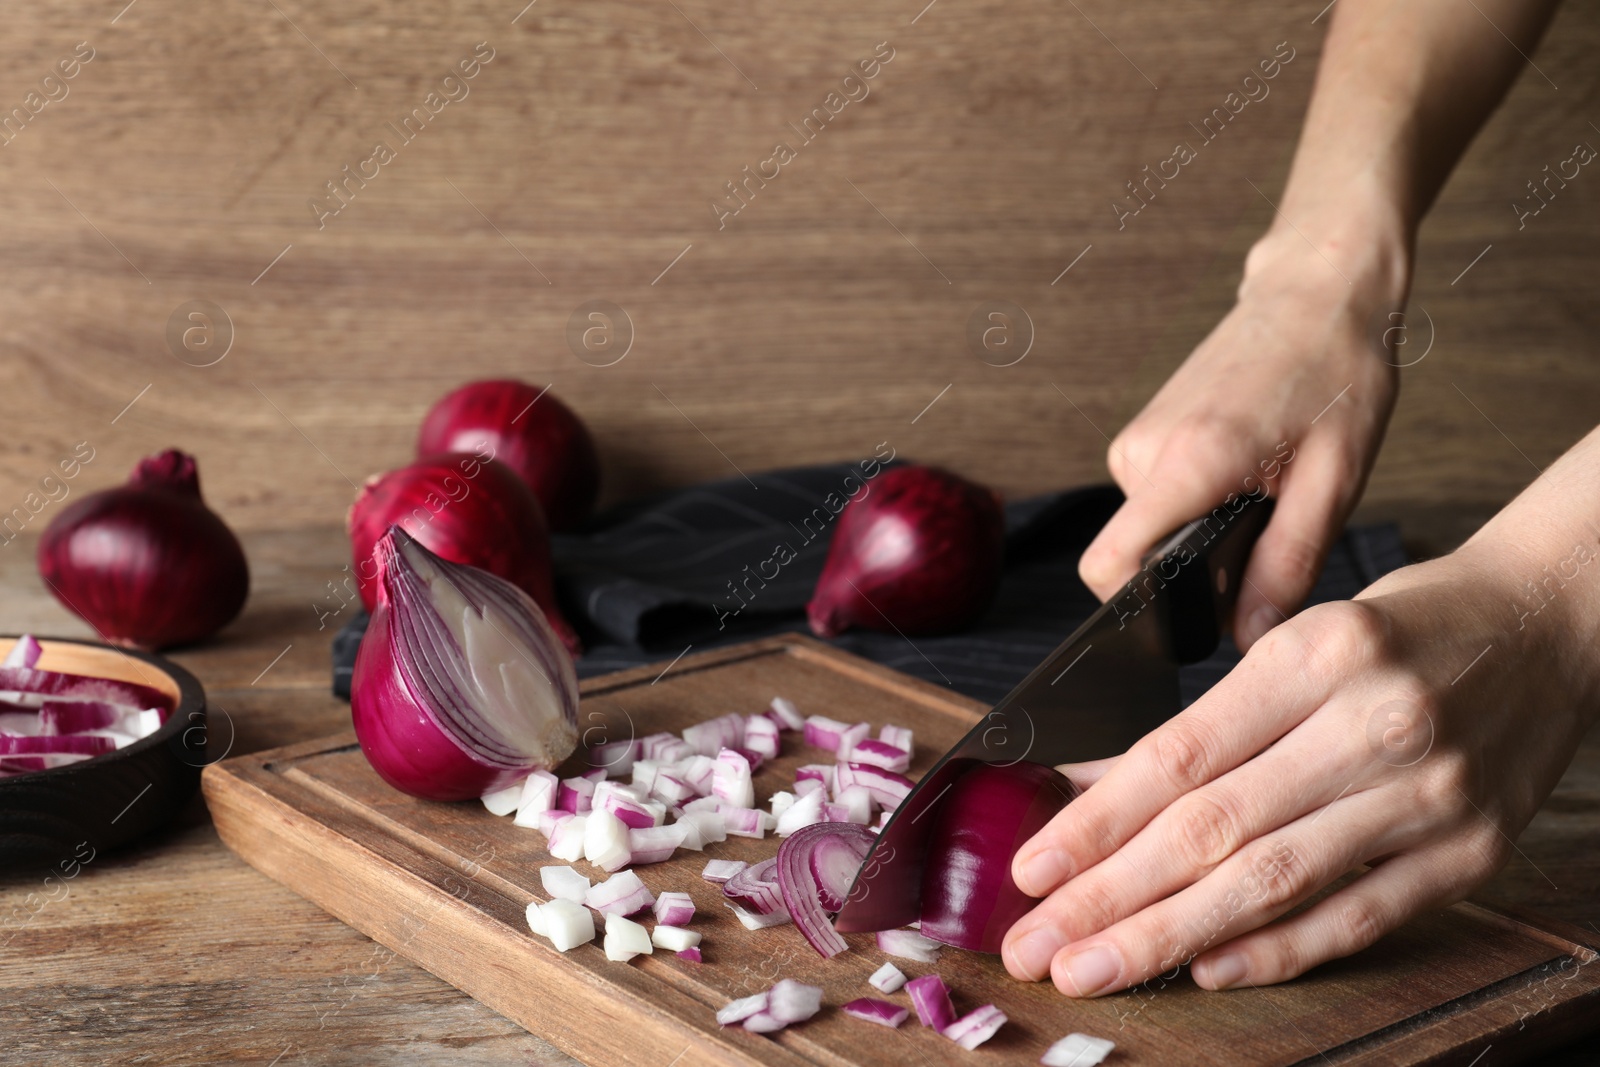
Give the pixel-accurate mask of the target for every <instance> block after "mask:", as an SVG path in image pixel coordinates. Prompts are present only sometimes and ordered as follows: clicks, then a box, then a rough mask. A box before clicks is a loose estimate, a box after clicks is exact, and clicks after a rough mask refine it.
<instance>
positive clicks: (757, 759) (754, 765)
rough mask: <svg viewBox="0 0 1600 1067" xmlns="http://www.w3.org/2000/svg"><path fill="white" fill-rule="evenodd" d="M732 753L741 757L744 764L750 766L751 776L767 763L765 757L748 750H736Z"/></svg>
mask: <svg viewBox="0 0 1600 1067" xmlns="http://www.w3.org/2000/svg"><path fill="white" fill-rule="evenodd" d="M733 751H735V752H737V753H739V755H741V756H743V757H744V760H745V762H746V763H748V764H750V773H751V774H755V773H756V772H757V771H759V770H760V769H761V765H762V764H763V763H765V762H767V760H766V757H764V756H762V755H761V753H759V752H753V751H751V750H750V749H748V748H736V749H734V750H733Z"/></svg>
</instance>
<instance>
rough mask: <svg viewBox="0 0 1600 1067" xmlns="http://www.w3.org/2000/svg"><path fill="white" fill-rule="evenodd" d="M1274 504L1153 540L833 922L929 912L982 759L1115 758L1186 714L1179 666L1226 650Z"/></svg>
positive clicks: (876, 921) (872, 857)
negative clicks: (946, 841) (949, 826)
mask: <svg viewBox="0 0 1600 1067" xmlns="http://www.w3.org/2000/svg"><path fill="white" fill-rule="evenodd" d="M1233 501H1238V502H1242V503H1238V504H1237V506H1233ZM1272 506H1273V502H1272V500H1271V499H1270V498H1265V497H1263V498H1260V499H1257V498H1254V497H1250V496H1239V497H1235V498H1232V501H1230V503H1229V504H1225V505H1223V506H1221V507H1218V508H1217V509H1216V510H1214V511H1213V512H1212V513H1211V514H1209V515H1205V516H1202V517H1201V518H1198V519H1196V520H1194V521H1193V522H1191V523H1189V524H1188V525H1186V526H1184V527H1183V528H1182V529H1180V530H1178V531H1177V532H1175V533H1174V534H1172V535H1171V536H1170V537H1168V538H1167V539H1166V540H1165V541H1164V542H1163V543H1161V544H1160V545H1158V546H1157V547H1156V548H1155V549H1154V550H1152V551H1151V552H1150V553H1149V555H1147V556H1146V557H1145V560H1144V562H1143V566H1142V567H1141V568H1140V571H1139V573H1138V574H1136V575H1134V577H1133V578H1132V579H1130V580H1129V581H1128V583H1127V584H1126V585H1124V586H1123V588H1122V590H1121V591H1120V592H1118V593H1117V595H1116V596H1113V597H1112V598H1111V599H1109V600H1107V601H1106V602H1105V603H1104V604H1102V605H1101V606H1100V607H1099V608H1098V609H1097V610H1096V611H1095V613H1094V614H1093V615H1091V616H1089V618H1088V619H1087V620H1086V621H1085V622H1084V623H1083V625H1082V626H1080V627H1078V629H1077V630H1075V631H1074V632H1073V633H1072V634H1071V635H1070V636H1069V637H1068V638H1067V639H1066V640H1065V641H1063V642H1062V643H1061V645H1060V647H1058V648H1057V649H1056V650H1055V651H1054V652H1052V653H1051V654H1050V655H1049V656H1048V657H1047V658H1046V659H1045V661H1044V662H1043V663H1041V664H1040V665H1039V666H1038V667H1036V668H1035V669H1034V670H1033V672H1032V673H1030V674H1029V675H1028V676H1027V677H1026V678H1024V679H1023V680H1022V681H1021V682H1020V683H1019V684H1018V685H1017V686H1016V688H1015V689H1013V690H1012V691H1011V692H1010V693H1009V694H1007V696H1006V697H1005V698H1004V699H1003V700H1001V701H1000V702H999V703H998V704H996V705H995V706H994V707H993V709H991V710H990V711H989V712H988V713H987V714H986V715H984V717H983V718H982V719H980V720H979V721H978V722H977V724H976V725H974V726H973V727H972V728H971V729H970V730H969V731H968V732H967V734H966V736H965V737H963V738H962V739H961V740H960V741H959V742H958V743H957V744H956V746H955V747H954V748H952V749H951V750H950V751H949V752H947V753H945V755H944V756H943V757H941V758H940V760H939V761H938V762H937V763H935V764H934V765H933V767H932V769H930V770H929V771H928V773H927V774H925V775H923V776H922V778H921V780H920V781H918V782H917V784H916V786H915V787H913V788H912V790H911V792H910V794H908V795H907V797H906V799H905V800H904V801H903V802H902V803H901V804H900V806H899V807H897V808H896V809H895V811H894V814H893V815H891V816H890V818H889V822H888V823H887V825H885V826H884V828H883V830H882V831H880V832H879V834H878V836H877V839H876V840H875V841H874V842H873V845H872V848H871V849H870V850H869V851H868V853H867V856H866V858H865V860H864V861H863V862H862V864H861V867H860V869H859V870H858V871H857V873H856V877H855V880H854V882H853V883H852V885H851V887H850V892H849V893H848V894H847V895H846V897H845V903H844V907H843V908H842V909H841V910H840V911H839V914H838V916H837V918H836V919H835V920H834V929H836V930H838V931H839V932H841V933H853V932H861V931H871V930H889V929H894V928H896V927H900V926H905V925H907V924H908V923H910V922H912V921H913V920H915V919H916V918H917V917H918V914H919V913H920V898H921V884H922V857H923V854H924V853H925V852H926V850H927V845H928V835H929V833H930V832H931V830H932V828H933V824H934V823H935V822H936V821H937V820H936V819H934V818H933V817H931V815H930V813H931V812H932V811H933V810H934V809H935V808H936V807H937V805H938V802H939V800H940V798H941V797H943V796H944V794H945V793H946V792H947V791H948V790H949V789H950V787H951V786H952V785H953V784H954V783H955V780H956V779H957V778H959V777H960V776H961V774H962V773H964V772H965V771H967V770H969V769H971V768H972V767H973V766H975V765H976V764H978V763H998V764H1014V763H1019V762H1021V761H1022V760H1031V761H1032V762H1035V763H1042V764H1044V765H1046V766H1051V767H1053V766H1057V765H1059V764H1063V763H1081V762H1083V761H1086V760H1093V759H1101V758H1104V757H1107V756H1115V755H1118V754H1120V753H1122V752H1125V751H1127V749H1128V748H1129V746H1131V745H1132V744H1133V743H1134V742H1135V741H1137V740H1139V738H1141V737H1143V736H1144V735H1145V734H1147V733H1149V732H1150V731H1151V730H1153V729H1155V728H1156V727H1157V726H1160V725H1161V724H1162V723H1163V722H1165V721H1167V720H1168V719H1170V718H1171V717H1172V716H1173V715H1175V714H1177V712H1178V710H1179V708H1180V699H1181V698H1180V694H1179V690H1178V668H1179V667H1180V666H1181V665H1183V664H1185V663H1194V662H1197V661H1199V660H1202V659H1205V658H1206V657H1207V656H1209V655H1210V654H1211V653H1212V652H1213V651H1215V650H1216V647H1217V643H1218V642H1219V641H1220V640H1221V638H1222V633H1223V631H1224V629H1225V628H1226V627H1227V623H1228V619H1229V617H1230V616H1231V615H1232V613H1233V606H1234V603H1235V602H1236V600H1237V598H1238V585H1239V579H1240V576H1242V575H1243V573H1244V564H1245V561H1246V560H1247V559H1248V557H1249V554H1250V549H1251V547H1252V546H1253V545H1254V544H1255V540H1256V538H1257V537H1258V536H1260V533H1261V530H1262V529H1263V528H1264V527H1265V526H1266V522H1267V519H1268V517H1269V516H1270V514H1271V511H1272Z"/></svg>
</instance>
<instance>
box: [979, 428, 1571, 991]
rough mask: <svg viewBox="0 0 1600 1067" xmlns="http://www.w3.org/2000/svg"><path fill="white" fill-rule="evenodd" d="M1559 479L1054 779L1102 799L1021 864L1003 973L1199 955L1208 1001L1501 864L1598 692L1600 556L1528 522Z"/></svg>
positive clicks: (1088, 968)
mask: <svg viewBox="0 0 1600 1067" xmlns="http://www.w3.org/2000/svg"><path fill="white" fill-rule="evenodd" d="M1584 452H1586V456H1584V457H1582V458H1583V459H1586V460H1587V462H1581V461H1580V462H1578V463H1577V464H1576V466H1577V467H1578V468H1579V469H1578V470H1577V471H1576V472H1575V471H1573V470H1572V469H1571V467H1572V466H1573V464H1570V463H1569V465H1568V470H1567V471H1566V474H1567V475H1568V476H1569V477H1570V476H1571V475H1573V474H1574V473H1579V474H1591V473H1592V470H1593V468H1594V467H1595V466H1596V465H1597V457H1600V433H1596V434H1591V435H1590V438H1589V439H1588V440H1587V441H1586V442H1584V444H1583V445H1580V446H1579V448H1577V449H1575V450H1574V453H1584ZM1570 458H1571V456H1570V454H1569V459H1570ZM1558 467H1559V465H1558ZM1584 467H1588V468H1590V470H1589V471H1585V470H1583V468H1584ZM1556 473H1559V471H1557V470H1556V469H1554V468H1553V469H1552V474H1556ZM1548 477H1549V476H1548V475H1547V478H1548ZM1546 481H1547V479H1541V480H1540V482H1539V483H1536V486H1535V489H1538V490H1539V492H1535V490H1529V492H1528V493H1525V494H1524V497H1534V498H1536V499H1534V500H1527V501H1524V500H1519V501H1518V503H1517V504H1514V505H1512V507H1511V508H1508V509H1507V511H1506V512H1502V514H1501V516H1500V517H1498V518H1497V520H1496V523H1492V524H1491V525H1490V526H1489V527H1486V528H1485V530H1484V531H1483V532H1482V533H1481V534H1480V536H1479V537H1477V538H1474V540H1473V541H1472V542H1470V543H1469V544H1468V545H1466V546H1464V547H1463V548H1462V549H1460V550H1458V551H1457V552H1456V553H1454V554H1452V555H1449V556H1446V557H1443V558H1441V559H1437V560H1434V561H1431V562H1428V563H1423V564H1419V565H1416V566H1412V567H1407V568H1405V569H1403V570H1401V571H1397V572H1395V573H1393V574H1391V575H1389V576H1387V577H1386V578H1384V579H1383V580H1381V581H1379V582H1378V583H1376V584H1375V585H1373V586H1372V587H1371V588H1370V589H1368V590H1367V591H1365V592H1364V593H1363V594H1362V595H1361V596H1360V597H1359V598H1358V599H1356V600H1354V601H1349V602H1341V603H1335V604H1326V605H1321V606H1318V607H1314V608H1311V609H1309V610H1307V611H1305V612H1303V613H1301V614H1300V615H1298V616H1295V617H1294V618H1291V619H1289V620H1288V621H1286V622H1285V623H1283V624H1282V625H1280V626H1278V627H1277V628H1276V629H1274V630H1272V631H1271V632H1270V633H1269V634H1268V635H1267V636H1266V637H1265V638H1263V639H1262V640H1261V641H1260V642H1258V643H1257V644H1256V645H1255V646H1254V647H1253V648H1251V649H1250V651H1249V653H1248V654H1247V655H1246V656H1245V658H1244V660H1243V661H1242V662H1241V663H1240V664H1239V665H1238V666H1237V667H1236V668H1234V670H1233V671H1232V672H1231V673H1230V674H1229V675H1228V676H1227V677H1226V678H1224V679H1223V680H1222V681H1221V682H1220V683H1218V684H1217V686H1216V687H1215V688H1214V689H1213V690H1212V691H1211V692H1209V693H1207V694H1206V695H1205V696H1204V697H1203V698H1202V699H1200V700H1199V701H1197V702H1196V703H1195V704H1194V705H1192V706H1191V707H1189V708H1188V709H1186V710H1185V711H1183V712H1182V713H1181V714H1179V715H1178V716H1176V717H1175V718H1173V719H1172V720H1171V721H1170V722H1168V723H1167V724H1165V725H1163V726H1162V727H1160V728H1158V729H1157V730H1155V731H1153V732H1152V733H1150V734H1149V735H1147V736H1146V737H1144V738H1143V739H1141V740H1140V741H1139V742H1138V743H1137V744H1136V745H1134V746H1133V747H1132V748H1131V749H1129V750H1128V752H1126V753H1125V754H1124V755H1122V756H1120V757H1117V758H1116V759H1114V760H1105V761H1100V762H1099V763H1096V764H1083V765H1079V766H1076V767H1063V768H1062V770H1063V771H1064V772H1066V773H1067V774H1068V775H1069V777H1072V778H1074V779H1075V780H1076V781H1077V782H1078V783H1079V784H1080V785H1088V786H1089V787H1088V788H1087V789H1086V791H1085V792H1084V793H1083V795H1082V796H1081V797H1079V798H1078V799H1077V800H1075V801H1073V802H1072V803H1071V804H1069V805H1068V806H1067V807H1066V808H1065V809H1064V810H1062V811H1061V813H1060V814H1058V815H1057V816H1056V817H1055V819H1054V820H1052V821H1051V823H1050V824H1049V825H1048V826H1046V827H1045V828H1044V829H1043V830H1041V831H1040V832H1039V833H1038V834H1037V835H1036V836H1035V837H1034V838H1033V839H1032V840H1031V841H1029V842H1028V843H1027V844H1025V845H1024V846H1023V848H1022V849H1021V850H1020V851H1019V852H1018V853H1017V856H1016V859H1015V861H1014V863H1013V866H1012V874H1013V877H1014V878H1015V880H1016V882H1017V885H1018V886H1019V887H1021V888H1022V889H1023V890H1024V891H1025V892H1027V893H1029V894H1030V895H1033V896H1041V897H1045V899H1044V900H1043V901H1041V902H1040V904H1039V905H1038V906H1037V907H1035V908H1034V910H1033V911H1032V912H1030V913H1029V914H1028V915H1026V916H1024V917H1023V918H1022V919H1020V920H1019V921H1018V922H1017V923H1016V925H1015V926H1014V927H1013V928H1012V929H1011V931H1010V932H1009V933H1008V934H1007V936H1006V940H1005V946H1004V952H1003V957H1004V960H1005V964H1006V967H1007V969H1008V970H1009V971H1010V972H1011V973H1012V974H1013V975H1014V976H1016V977H1017V978H1021V979H1025V980H1029V981H1033V980H1037V979H1040V978H1042V977H1044V976H1045V975H1046V974H1048V975H1050V976H1051V977H1052V978H1053V979H1054V981H1055V984H1056V985H1057V986H1058V987H1059V988H1060V990H1061V991H1062V992H1063V993H1066V994H1067V995H1069V996H1095V995H1097V994H1102V993H1110V992H1114V991H1116V990H1120V989H1125V988H1127V987H1129V986H1132V985H1136V984H1138V983H1140V982H1144V981H1146V980H1148V979H1151V978H1153V977H1155V976H1157V975H1165V976H1166V978H1167V979H1170V978H1171V977H1172V974H1169V973H1168V972H1175V971H1176V969H1177V967H1179V966H1180V965H1181V964H1184V963H1186V962H1190V961H1191V960H1192V961H1193V964H1194V966H1193V969H1192V973H1193V976H1194V979H1195V981H1196V982H1197V983H1198V984H1200V985H1201V986H1203V987H1205V988H1208V989H1224V988H1228V987H1232V986H1240V985H1263V984H1267V983H1272V982H1281V981H1284V980H1286V979H1289V978H1293V977H1295V976H1296V975H1299V974H1301V973H1302V972H1304V971H1306V970H1307V969H1309V968H1311V967H1314V966H1316V965H1317V964H1319V963H1321V962H1323V961H1325V960H1329V959H1333V958H1336V957H1339V956H1345V955H1348V954H1350V953H1353V952H1356V951H1358V950H1360V949H1362V948H1364V947H1366V946H1367V945H1370V944H1371V943H1372V942H1373V941H1375V940H1377V939H1378V938H1379V937H1380V936H1382V935H1383V934H1385V933H1387V932H1388V931H1390V930H1393V929H1394V928H1395V927H1397V926H1399V925H1400V924H1401V923H1403V922H1405V921H1406V920H1407V919H1409V918H1411V917H1412V916H1414V915H1417V914H1418V913H1420V912H1422V911H1425V910H1428V909H1432V908H1438V907H1441V906H1443V905H1445V904H1448V903H1451V902H1454V901H1456V900H1460V899H1461V898H1463V897H1464V896H1466V894H1467V893H1468V892H1470V891H1471V890H1472V889H1473V888H1475V887H1476V886H1478V885H1479V884H1480V883H1482V882H1483V881H1484V880H1486V879H1487V878H1488V877H1489V876H1490V875H1491V874H1493V873H1494V872H1495V871H1496V870H1497V869H1498V868H1499V867H1500V866H1501V865H1502V864H1503V863H1504V862H1505V861H1506V859H1507V858H1508V856H1509V855H1510V854H1511V851H1512V849H1513V848H1514V847H1515V845H1514V843H1513V842H1514V840H1515V838H1516V836H1517V835H1518V834H1519V833H1520V832H1521V831H1522V829H1523V827H1525V826H1526V825H1527V824H1528V821H1529V820H1530V819H1531V818H1532V817H1533V814H1534V812H1535V811H1536V810H1537V809H1538V807H1539V805H1540V804H1541V803H1542V802H1543V801H1544V799H1545V798H1546V797H1547V796H1548V795H1549V793H1550V791H1551V790H1552V789H1553V788H1554V787H1555V784H1556V782H1557V781H1558V780H1559V778H1560V777H1561V774H1562V772H1563V771H1564V770H1565V768H1566V766H1567V764H1568V763H1569V762H1570V761H1571V758H1572V755H1573V752H1574V751H1575V750H1576V748H1577V744H1578V742H1579V740H1580V739H1581V738H1582V736H1583V733H1584V731H1585V730H1586V728H1587V727H1588V725H1589V724H1590V723H1591V722H1592V721H1593V719H1594V717H1595V713H1596V706H1597V691H1600V682H1597V678H1600V670H1597V669H1596V666H1595V647H1596V646H1595V640H1596V631H1597V622H1596V620H1597V619H1600V611H1597V610H1596V605H1597V601H1600V597H1597V596H1596V592H1597V590H1600V564H1597V562H1596V561H1597V560H1600V546H1597V544H1596V539H1595V536H1594V535H1593V534H1584V535H1582V537H1581V539H1580V540H1579V541H1578V543H1577V544H1576V545H1574V544H1573V535H1571V534H1570V533H1569V534H1567V535H1557V536H1540V537H1535V536H1533V535H1531V534H1528V533H1527V530H1528V528H1529V526H1530V524H1531V525H1532V526H1534V527H1537V526H1539V521H1538V520H1539V517H1540V515H1539V508H1538V506H1537V498H1538V497H1539V496H1540V495H1542V494H1548V493H1550V492H1551V491H1552V487H1551V486H1550V485H1547V484H1546ZM1580 481H1588V484H1587V485H1582V486H1579V488H1581V489H1583V490H1585V492H1584V498H1583V499H1586V500H1587V501H1593V500H1594V499H1595V496H1596V493H1595V483H1594V482H1593V481H1589V480H1587V479H1580ZM1553 491H1554V492H1556V493H1557V494H1560V493H1561V492H1562V490H1561V487H1560V486H1559V485H1558V486H1555V487H1554V488H1553ZM1566 499H1567V500H1568V502H1569V503H1568V505H1567V506H1568V507H1570V506H1571V504H1570V501H1571V499H1572V497H1571V495H1570V493H1569V494H1568V495H1567V498H1566ZM1519 505H1522V507H1521V508H1520V510H1519ZM1587 510H1589V511H1593V510H1596V509H1593V508H1588V509H1587ZM1545 526H1546V527H1548V523H1546V524H1545ZM1578 528H1579V529H1581V527H1578ZM1568 529H1569V530H1570V529H1572V527H1569V528H1568ZM1541 533H1542V534H1548V533H1549V531H1548V529H1542V530H1541ZM1563 537H1564V539H1563ZM1562 545H1564V546H1565V547H1564V548H1563V547H1560V546H1562ZM1546 565H1548V567H1549V569H1548V570H1545V569H1544V568H1545V567H1546ZM1557 574H1560V575H1563V576H1568V577H1566V578H1565V580H1563V581H1561V582H1560V587H1559V588H1557V587H1556V586H1555V583H1553V582H1552V583H1550V585H1551V588H1552V589H1553V592H1544V593H1543V596H1542V597H1535V596H1534V595H1533V587H1532V586H1531V585H1530V584H1529V583H1530V582H1531V581H1535V580H1536V581H1538V582H1540V583H1544V582H1545V580H1546V578H1547V576H1550V575H1557ZM1540 589H1541V591H1542V590H1543V589H1544V585H1543V584H1541V586H1540ZM1546 599H1548V600H1549V602H1548V603H1545V600H1546ZM1541 605H1543V606H1542V607H1541ZM1362 864H1365V865H1368V867H1369V868H1370V869H1369V870H1367V871H1365V872H1364V873H1361V874H1360V875H1359V876H1358V877H1356V878H1355V879H1353V880H1352V881H1351V882H1349V884H1347V885H1345V886H1343V887H1341V888H1339V889H1338V890H1336V891H1335V892H1333V893H1331V894H1329V895H1327V896H1326V897H1325V898H1324V899H1322V900H1320V901H1318V902H1317V903H1315V904H1313V905H1312V906H1311V907H1309V908H1307V909H1305V910H1302V911H1300V912H1299V913H1297V914H1295V915H1294V916H1292V917H1289V918H1283V916H1284V915H1285V913H1286V912H1288V911H1290V910H1291V909H1293V908H1295V907H1296V906H1297V905H1299V904H1301V903H1302V902H1304V901H1305V900H1307V899H1308V898H1309V897H1312V896H1313V895H1315V894H1317V893H1318V892H1319V891H1320V890H1322V889H1324V888H1325V887H1326V886H1328V885H1329V884H1330V883H1332V882H1333V881H1335V880H1336V879H1338V878H1340V877H1341V876H1343V875H1345V874H1346V873H1348V872H1350V871H1352V870H1353V869H1356V868H1357V867H1359V866H1360V865H1362Z"/></svg>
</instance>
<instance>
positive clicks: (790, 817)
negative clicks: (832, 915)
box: [777, 792, 838, 911]
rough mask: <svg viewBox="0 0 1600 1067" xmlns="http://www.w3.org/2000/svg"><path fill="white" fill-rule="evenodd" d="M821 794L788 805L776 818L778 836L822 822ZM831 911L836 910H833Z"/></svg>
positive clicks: (785, 835) (784, 835) (786, 835)
mask: <svg viewBox="0 0 1600 1067" xmlns="http://www.w3.org/2000/svg"><path fill="white" fill-rule="evenodd" d="M823 821H824V819H823V815H822V794H821V793H820V792H819V793H812V794H811V795H810V796H805V797H801V798H800V799H799V800H796V801H795V802H794V803H792V804H790V805H789V807H788V810H786V811H785V812H784V813H783V814H782V815H779V816H778V827H777V829H778V836H779V837H788V836H789V835H790V834H792V833H794V832H795V831H796V830H799V829H801V828H802V827H806V826H810V825H812V824H813V823H819V822H823ZM832 910H835V911H836V910H838V909H837V908H834V909H832Z"/></svg>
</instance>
